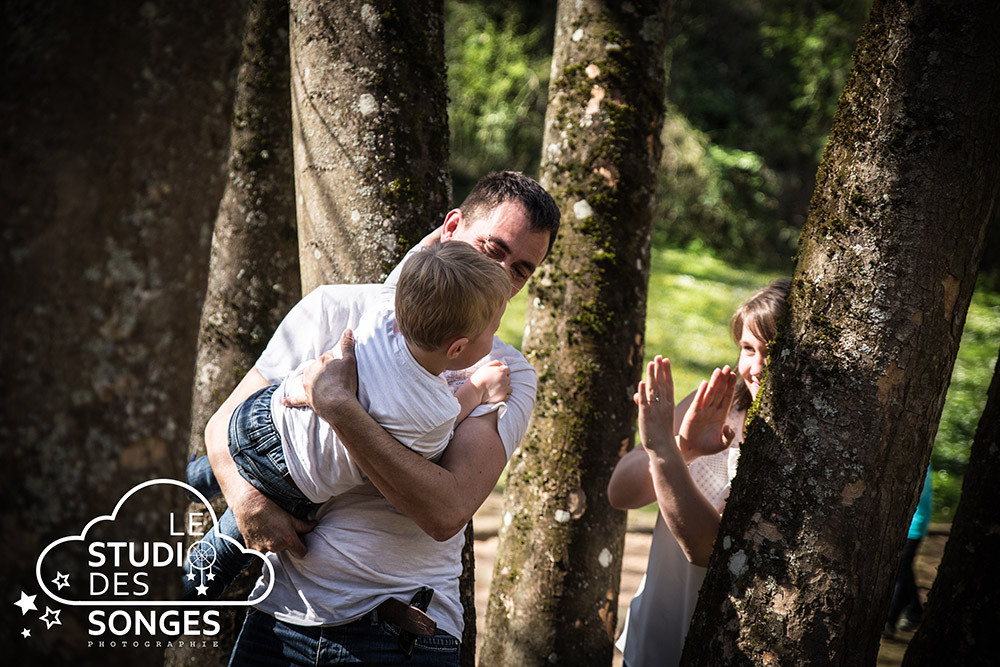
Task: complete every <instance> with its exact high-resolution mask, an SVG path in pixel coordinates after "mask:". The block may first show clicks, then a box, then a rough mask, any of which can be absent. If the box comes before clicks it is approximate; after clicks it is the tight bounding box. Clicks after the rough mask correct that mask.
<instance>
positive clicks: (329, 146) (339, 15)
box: [290, 0, 451, 293]
mask: <svg viewBox="0 0 1000 667" xmlns="http://www.w3.org/2000/svg"><path fill="white" fill-rule="evenodd" d="M290 4H291V11H292V21H291V35H290V41H291V51H292V123H293V126H292V127H293V134H294V142H295V193H296V205H297V209H298V229H299V254H300V266H301V268H302V292H303V293H307V292H309V291H311V290H312V289H313V288H315V287H316V286H317V285H321V284H324V283H345V282H377V281H380V280H382V279H383V278H384V277H385V275H386V274H387V273H388V272H389V271H390V270H391V269H392V267H393V266H395V265H396V263H397V262H398V261H399V259H400V258H401V257H402V256H403V254H404V253H405V252H406V250H407V249H409V248H410V247H411V246H412V245H413V244H415V243H416V242H417V241H419V240H420V239H421V238H422V237H423V236H424V235H425V234H426V233H427V232H429V231H430V230H432V229H434V227H436V226H437V225H439V224H441V221H442V220H443V219H444V214H445V213H446V212H447V210H448V205H449V202H450V199H451V181H450V178H449V175H448V127H447V125H448V121H447V112H446V109H447V88H446V81H445V68H444V9H443V4H442V0H434V1H432V2H417V3H413V2H407V1H406V0H383V1H382V2H365V1H363V0H316V1H310V2H305V1H303V0H292V2H291V3H290Z"/></svg>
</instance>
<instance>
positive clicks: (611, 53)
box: [480, 0, 666, 665]
mask: <svg viewBox="0 0 1000 667" xmlns="http://www.w3.org/2000/svg"><path fill="white" fill-rule="evenodd" d="M665 23H666V20H665V15H664V8H663V3H659V2H634V3H631V5H629V6H628V9H609V8H608V7H606V6H605V4H604V3H600V2H596V1H593V0H584V1H583V2H569V1H564V2H560V3H559V9H558V16H557V23H556V44H555V53H554V57H553V58H554V63H553V70H552V71H553V80H552V84H551V88H550V94H549V107H548V112H547V116H546V133H545V141H544V146H545V149H544V155H543V159H542V184H543V185H544V186H545V187H546V189H547V190H548V191H549V192H550V193H551V194H552V195H553V197H554V198H555V200H556V202H557V203H558V204H559V205H560V208H561V209H562V210H563V211H565V212H566V213H567V215H566V216H564V223H563V228H562V232H561V234H560V237H559V240H558V242H557V243H556V244H555V247H554V249H553V252H552V254H550V256H549V258H548V259H547V260H546V262H545V263H544V264H543V266H542V267H540V269H539V271H538V274H537V276H536V277H535V279H534V280H533V281H532V284H531V288H530V289H531V301H532V302H533V305H532V306H531V307H530V308H529V313H528V333H527V335H526V336H525V350H526V355H527V358H528V360H529V361H530V362H531V363H532V365H533V366H534V367H535V369H536V370H537V371H538V376H539V386H538V402H537V404H536V406H535V412H534V418H533V421H532V426H531V429H530V432H529V434H528V435H527V436H526V438H525V440H524V442H523V443H522V446H521V448H520V451H519V452H518V453H517V454H516V455H515V457H514V460H513V462H512V466H511V470H510V473H509V477H508V483H507V491H506V497H505V509H504V512H505V515H506V516H507V517H508V518H509V519H510V520H509V521H507V520H505V521H504V527H503V528H502V530H501V533H500V546H499V550H498V553H497V561H496V566H495V569H494V573H493V586H492V591H491V593H490V601H489V607H488V609H487V624H488V626H487V636H486V640H485V645H484V648H483V657H482V658H481V660H480V664H483V665H542V664H571V665H581V664H602V663H605V664H610V662H611V655H612V639H613V632H614V628H615V622H616V609H617V596H618V583H619V577H620V573H621V559H622V550H623V535H624V529H625V513H624V512H619V511H614V510H612V509H611V508H610V506H609V505H608V501H607V498H606V488H607V483H608V479H609V477H610V475H611V470H612V469H613V468H614V465H615V463H616V462H617V460H618V458H619V457H620V456H621V455H622V454H624V453H625V452H626V451H627V450H628V449H629V447H630V446H631V445H632V444H633V433H634V425H635V408H634V405H633V403H632V401H631V395H632V391H633V387H634V386H635V383H636V382H637V380H638V377H639V372H640V369H641V367H642V362H643V330H644V322H645V313H646V288H647V284H648V279H649V244H650V234H651V227H652V195H653V192H654V185H655V174H656V167H657V165H658V164H659V159H660V153H661V147H660V141H659V137H660V126H661V124H662V120H663V99H664V68H663V64H664V58H663V56H664V43H665V37H664V31H665ZM570 212H572V214H571V215H569V213H570ZM567 218H568V219H567Z"/></svg>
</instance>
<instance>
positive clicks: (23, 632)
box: [21, 628, 31, 639]
mask: <svg viewBox="0 0 1000 667" xmlns="http://www.w3.org/2000/svg"><path fill="white" fill-rule="evenodd" d="M21 636H22V637H24V638H25V639H27V638H28V637H30V636H31V630H29V629H28V628H25V629H24V630H21Z"/></svg>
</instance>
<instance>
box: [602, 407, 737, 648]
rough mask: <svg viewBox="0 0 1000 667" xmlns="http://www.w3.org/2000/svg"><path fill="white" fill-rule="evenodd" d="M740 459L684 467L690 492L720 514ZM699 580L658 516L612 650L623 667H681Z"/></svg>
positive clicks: (699, 572) (732, 455)
mask: <svg viewBox="0 0 1000 667" xmlns="http://www.w3.org/2000/svg"><path fill="white" fill-rule="evenodd" d="M733 422H734V420H732V419H731V420H730V425H731V426H733V427H734V429H736V427H737V426H738V427H740V428H738V429H737V430H736V432H737V439H739V437H740V433H741V432H742V423H741V422H742V415H741V419H740V423H736V424H734V423H733ZM739 456H740V450H739V447H738V446H733V447H730V448H729V449H725V450H723V451H721V452H719V453H718V454H714V455H712V456H702V457H699V458H697V459H695V460H694V461H692V462H691V463H690V464H689V465H688V470H690V471H691V478H692V479H693V480H694V483H695V486H697V487H698V490H699V491H701V493H702V495H704V496H705V498H706V499H708V501H709V502H710V503H712V505H713V506H714V507H715V508H716V509H717V510H719V512H722V510H723V509H724V508H725V505H726V499H727V498H728V497H729V488H730V483H731V482H732V480H733V477H735V476H736V463H737V460H738V459H739ZM704 579H705V568H703V567H699V566H697V565H692V564H691V562H690V561H689V560H688V559H687V556H685V555H684V551H683V549H681V545H680V544H678V543H677V540H676V539H674V535H673V533H671V532H670V529H669V528H668V527H667V524H666V523H665V522H664V520H663V515H662V514H659V515H658V516H657V517H656V527H655V528H653V541H652V543H651V544H650V546H649V562H648V564H647V565H646V574H644V575H643V577H642V581H641V582H639V589H638V590H637V591H636V593H635V597H633V598H632V602H631V603H630V604H629V608H628V612H627V613H626V616H625V627H624V628H623V629H622V634H621V636H620V637H619V638H618V642H617V644H616V646H617V647H618V649H619V650H620V651H621V652H622V653H623V654H624V662H625V664H626V665H628V667H669V666H670V665H676V664H677V663H678V662H680V659H681V650H682V649H683V648H684V639H685V637H687V631H688V626H689V625H691V616H692V615H693V614H694V608H695V604H696V603H697V602H698V590H699V589H700V588H701V583H702V581H703V580H704Z"/></svg>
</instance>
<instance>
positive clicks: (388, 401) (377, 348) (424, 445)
mask: <svg viewBox="0 0 1000 667" xmlns="http://www.w3.org/2000/svg"><path fill="white" fill-rule="evenodd" d="M392 295H393V293H392V290H391V289H388V288H386V289H384V290H383V291H382V292H381V293H379V294H378V295H377V296H376V301H375V303H374V304H373V305H372V306H371V307H370V308H368V309H367V310H366V311H365V312H364V313H363V314H362V316H361V319H360V321H359V323H358V325H357V328H356V330H355V332H354V334H355V341H356V345H355V354H356V356H357V362H358V400H359V401H360V403H361V405H362V407H363V408H364V409H365V411H366V412H368V414H369V415H371V416H372V418H373V419H374V420H375V421H377V422H378V423H379V425H381V426H382V428H384V429H385V430H386V432H388V433H389V435H391V436H392V437H394V438H395V439H396V440H398V441H399V442H400V443H401V444H402V445H404V446H405V447H409V448H410V449H412V450H414V451H415V452H417V453H418V454H420V455H421V456H423V457H425V458H429V459H436V458H438V457H440V455H441V453H442V452H443V451H444V448H445V447H446V446H447V445H448V441H449V440H450V439H451V435H452V432H453V429H454V425H455V418H456V417H457V416H458V413H459V404H458V400H457V399H456V398H455V397H454V395H453V393H452V390H451V388H449V387H448V384H447V383H446V382H445V380H444V379H443V378H441V377H439V376H436V375H432V374H431V373H430V372H429V371H427V370H426V369H425V368H424V367H423V366H421V365H420V364H419V363H418V362H417V360H416V359H414V357H413V355H412V354H411V353H410V350H409V348H408V347H407V345H406V342H405V340H404V338H403V336H402V334H401V333H400V332H399V331H398V329H397V328H396V326H395V322H396V318H395V316H394V309H393V302H392ZM290 325H292V326H296V324H295V317H294V316H293V321H292V322H290ZM296 328H297V327H296ZM336 349H337V351H338V352H339V348H336ZM272 363H274V362H273V361H272ZM278 363H280V362H278ZM309 363H310V362H309V361H306V362H303V363H301V364H299V366H298V368H297V369H296V370H295V371H294V372H293V373H292V374H290V375H289V376H288V377H286V378H285V379H284V380H283V381H282V382H281V384H280V385H279V387H278V389H277V390H276V391H275V392H274V395H273V397H272V399H271V416H272V418H273V419H274V425H275V428H276V429H277V431H278V433H279V435H280V436H281V441H282V449H283V451H284V454H285V461H286V462H287V464H288V472H289V474H290V475H291V477H292V481H294V482H295V484H296V486H298V488H299V490H301V491H302V493H303V494H305V496H306V497H307V498H309V500H311V501H312V502H314V503H322V502H326V501H327V500H329V499H330V498H332V497H334V496H337V495H340V494H341V493H344V492H345V491H347V490H348V489H350V488H353V487H355V486H357V485H358V484H361V483H362V482H364V481H365V479H366V478H365V476H364V474H363V473H362V472H361V469H360V468H358V466H357V464H355V463H354V461H353V460H352V459H351V456H350V454H349V453H348V451H347V449H346V448H345V447H344V446H343V444H342V443H340V441H339V439H338V438H337V434H336V433H335V432H334V430H333V428H332V427H331V425H330V424H329V422H327V421H326V420H325V419H322V418H321V417H319V416H318V415H317V414H316V413H315V412H313V411H312V410H310V409H308V408H287V407H285V406H283V405H282V403H281V400H282V398H284V397H285V396H288V397H292V398H294V397H297V396H303V395H304V394H305V390H304V389H303V387H302V373H303V370H304V369H305V367H306V366H308V364H309ZM387 388H388V389H387Z"/></svg>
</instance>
